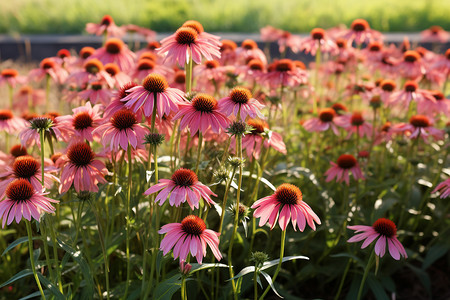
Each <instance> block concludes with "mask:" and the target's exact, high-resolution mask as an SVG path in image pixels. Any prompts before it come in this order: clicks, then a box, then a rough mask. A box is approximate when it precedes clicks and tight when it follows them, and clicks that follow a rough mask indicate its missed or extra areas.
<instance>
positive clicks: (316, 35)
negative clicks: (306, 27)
mask: <svg viewBox="0 0 450 300" xmlns="http://www.w3.org/2000/svg"><path fill="white" fill-rule="evenodd" d="M311 37H312V38H313V39H314V40H323V38H324V37H325V30H323V29H322V28H314V29H313V30H311Z"/></svg>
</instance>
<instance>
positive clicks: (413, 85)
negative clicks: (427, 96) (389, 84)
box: [403, 81, 419, 93]
mask: <svg viewBox="0 0 450 300" xmlns="http://www.w3.org/2000/svg"><path fill="white" fill-rule="evenodd" d="M403 88H404V89H405V91H406V92H410V93H413V92H415V91H416V90H417V89H418V88H419V85H418V84H417V82H415V81H407V82H405V85H404V86H403Z"/></svg>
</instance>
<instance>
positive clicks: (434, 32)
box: [430, 25, 444, 34]
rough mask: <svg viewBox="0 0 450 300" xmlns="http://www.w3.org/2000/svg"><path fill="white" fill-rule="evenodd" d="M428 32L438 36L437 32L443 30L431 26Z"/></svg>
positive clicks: (439, 27) (436, 26)
mask: <svg viewBox="0 0 450 300" xmlns="http://www.w3.org/2000/svg"><path fill="white" fill-rule="evenodd" d="M430 31H431V33H432V34H438V33H439V32H442V31H444V29H442V27H441V26H438V25H433V26H431V27H430Z"/></svg>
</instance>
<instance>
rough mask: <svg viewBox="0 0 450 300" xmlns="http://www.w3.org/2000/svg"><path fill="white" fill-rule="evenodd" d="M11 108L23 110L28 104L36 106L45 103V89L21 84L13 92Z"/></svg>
mask: <svg viewBox="0 0 450 300" xmlns="http://www.w3.org/2000/svg"><path fill="white" fill-rule="evenodd" d="M13 99H14V100H13V108H14V109H16V110H20V111H23V110H24V109H25V108H27V107H28V106H29V105H31V106H32V107H37V106H39V105H41V104H44V103H45V91H44V90H43V89H33V88H32V87H31V86H30V85H24V86H21V87H20V89H19V90H18V91H17V92H16V93H15V94H14V98H13Z"/></svg>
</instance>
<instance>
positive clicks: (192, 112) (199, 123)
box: [173, 93, 230, 136]
mask: <svg viewBox="0 0 450 300" xmlns="http://www.w3.org/2000/svg"><path fill="white" fill-rule="evenodd" d="M178 107H179V109H180V110H179V111H178V113H177V114H176V115H175V116H174V117H173V119H174V120H177V119H180V118H181V122H180V129H181V130H183V129H184V128H186V127H188V126H189V129H190V132H191V136H194V135H195V134H196V133H197V132H198V131H200V132H201V133H205V132H206V130H207V129H208V128H210V127H211V129H212V131H213V132H215V133H219V132H221V131H222V130H223V129H225V128H226V127H228V125H229V123H230V120H229V119H228V118H227V117H226V116H225V115H224V114H222V113H221V112H220V111H219V110H218V105H217V100H216V99H215V98H214V97H213V96H210V95H208V94H203V93H199V94H197V95H195V96H194V98H192V101H191V102H186V103H180V104H179V105H178Z"/></svg>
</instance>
